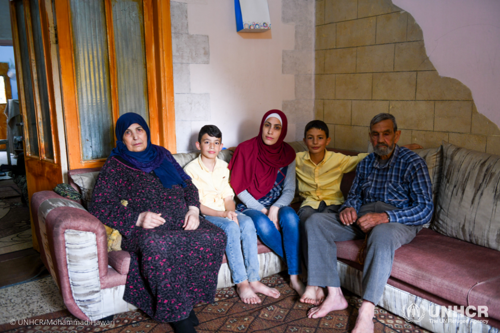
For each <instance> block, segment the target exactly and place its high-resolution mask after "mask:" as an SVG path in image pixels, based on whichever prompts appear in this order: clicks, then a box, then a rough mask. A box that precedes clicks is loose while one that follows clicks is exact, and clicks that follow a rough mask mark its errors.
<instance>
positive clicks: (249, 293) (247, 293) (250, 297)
mask: <svg viewBox="0 0 500 333" xmlns="http://www.w3.org/2000/svg"><path fill="white" fill-rule="evenodd" d="M236 292H237V293H238V295H240V298H241V300H242V301H243V303H245V304H259V303H261V302H262V301H261V300H260V298H259V296H257V294H256V293H255V292H254V291H253V290H252V288H251V287H250V284H249V283H248V280H245V281H243V282H241V283H238V284H237V285H236Z"/></svg>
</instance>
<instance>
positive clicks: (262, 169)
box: [229, 110, 305, 295]
mask: <svg viewBox="0 0 500 333" xmlns="http://www.w3.org/2000/svg"><path fill="white" fill-rule="evenodd" d="M287 126H288V121H287V118H286V116H285V114H284V113H283V112H281V111H280V110H270V111H268V112H266V113H265V114H264V117H262V121H261V123H260V128H259V134H258V135H257V136H256V137H254V138H252V139H250V140H247V141H245V142H243V143H241V144H240V145H238V147H237V148H236V150H235V152H234V155H233V157H232V159H231V163H230V164H229V169H230V170H231V186H232V187H233V189H234V192H235V193H236V195H237V196H238V199H240V200H241V202H242V203H240V204H238V205H237V207H236V208H237V209H238V210H239V211H240V212H242V213H243V214H245V215H247V216H249V217H250V218H251V219H252V220H253V222H254V224H255V229H256V230H257V235H258V236H259V238H260V240H261V241H262V242H263V243H264V244H265V245H266V246H268V247H269V248H270V249H271V250H273V252H275V253H276V254H277V255H278V256H280V257H281V258H283V259H284V260H285V262H286V264H287V267H288V274H290V285H291V287H292V288H293V289H295V290H296V291H297V293H298V294H299V295H302V294H303V293H304V289H305V286H304V284H303V283H302V281H301V280H300V279H299V275H300V273H301V267H300V246H299V243H300V235H299V217H298V216H297V214H296V213H295V211H294V210H293V208H291V207H290V206H289V205H290V203H291V202H292V199H293V197H294V195H295V151H294V150H293V148H292V147H291V146H290V145H289V144H287V143H286V142H284V140H285V136H286V133H287Z"/></svg>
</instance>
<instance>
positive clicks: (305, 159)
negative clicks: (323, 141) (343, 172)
mask: <svg viewBox="0 0 500 333" xmlns="http://www.w3.org/2000/svg"><path fill="white" fill-rule="evenodd" d="M332 155H333V152H331V151H329V150H327V149H325V156H324V157H323V160H322V161H321V162H319V163H318V164H316V163H314V162H313V160H312V159H311V155H310V154H309V151H307V152H306V154H305V155H304V161H309V163H311V164H312V165H313V166H315V167H318V166H321V165H323V164H325V162H326V161H328V159H329V158H330V157H331V156H332Z"/></svg>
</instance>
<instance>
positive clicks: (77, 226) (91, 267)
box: [32, 191, 108, 320]
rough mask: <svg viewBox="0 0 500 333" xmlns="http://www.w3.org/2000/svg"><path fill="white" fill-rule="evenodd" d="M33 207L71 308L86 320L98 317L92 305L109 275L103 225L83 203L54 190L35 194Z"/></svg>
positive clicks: (54, 273)
mask: <svg viewBox="0 0 500 333" xmlns="http://www.w3.org/2000/svg"><path fill="white" fill-rule="evenodd" d="M32 208H33V216H36V223H37V225H38V226H37V229H38V230H39V234H40V236H41V241H42V242H41V243H42V245H43V249H44V253H45V256H46V261H47V262H48V263H49V269H50V271H51V274H52V276H53V277H54V279H55V280H56V282H57V284H58V286H59V288H60V290H61V293H62V296H63V299H64V303H65V304H66V306H67V307H68V310H70V311H71V312H72V313H73V314H74V315H75V316H77V317H78V318H81V319H84V320H89V319H90V320H95V319H98V318H95V316H96V315H97V310H96V309H95V308H93V304H96V302H98V300H97V299H98V298H100V290H101V284H103V285H106V280H107V275H108V252H107V240H106V230H105V228H104V225H103V224H102V223H101V222H100V221H99V220H98V219H97V218H96V217H94V216H93V215H91V214H90V213H89V212H87V211H86V210H85V209H84V208H83V207H82V206H81V205H80V204H78V203H76V202H74V201H72V200H68V199H65V198H63V197H61V196H59V195H57V194H56V193H54V192H51V191H43V192H38V193H35V194H34V195H33V198H32ZM34 220H35V218H34ZM93 298H95V299H96V300H95V302H94V300H93Z"/></svg>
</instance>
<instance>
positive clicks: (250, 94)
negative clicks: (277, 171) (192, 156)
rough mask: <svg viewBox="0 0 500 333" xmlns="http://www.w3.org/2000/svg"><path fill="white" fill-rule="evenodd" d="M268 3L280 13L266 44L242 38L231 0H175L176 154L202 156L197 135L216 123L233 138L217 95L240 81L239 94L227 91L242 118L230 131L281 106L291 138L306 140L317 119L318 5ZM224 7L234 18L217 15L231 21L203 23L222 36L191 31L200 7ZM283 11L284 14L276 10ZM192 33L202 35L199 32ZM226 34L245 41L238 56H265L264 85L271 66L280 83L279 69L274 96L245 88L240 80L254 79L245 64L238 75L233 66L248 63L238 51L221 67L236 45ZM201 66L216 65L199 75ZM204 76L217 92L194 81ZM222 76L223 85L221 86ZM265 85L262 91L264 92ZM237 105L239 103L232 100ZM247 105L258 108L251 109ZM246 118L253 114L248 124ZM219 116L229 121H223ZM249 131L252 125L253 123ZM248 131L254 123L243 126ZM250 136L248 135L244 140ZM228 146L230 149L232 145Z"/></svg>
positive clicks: (290, 0) (295, 0)
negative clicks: (306, 131)
mask: <svg viewBox="0 0 500 333" xmlns="http://www.w3.org/2000/svg"><path fill="white" fill-rule="evenodd" d="M268 2H269V6H270V10H274V12H271V14H272V15H274V18H273V21H272V22H273V23H272V24H273V29H272V30H271V34H268V37H266V38H262V39H259V38H255V37H253V38H248V37H245V38H244V37H243V36H238V35H237V33H236V31H235V26H233V25H235V22H234V10H233V9H232V8H231V6H232V2H227V1H226V2H224V1H218V2H215V1H211V0H177V1H171V2H170V8H171V19H172V23H171V24H172V49H173V50H172V52H173V67H174V90H175V96H174V97H175V117H176V139H177V152H187V151H194V150H196V148H195V146H194V142H195V141H196V135H195V133H196V134H197V133H198V130H199V128H200V127H201V126H202V125H204V124H208V123H215V124H217V125H218V126H220V128H221V130H222V131H223V132H224V133H225V138H232V136H231V135H232V133H231V132H230V131H225V130H224V128H223V126H224V125H225V122H224V121H225V120H226V118H227V117H228V113H229V112H228V110H226V109H223V108H221V107H220V106H221V96H219V95H217V93H218V91H217V89H215V88H220V87H223V88H224V89H225V90H231V89H227V88H225V85H231V84H238V83H240V88H241V89H240V90H238V89H232V90H231V91H232V94H233V95H231V93H229V92H228V93H227V95H225V96H223V98H227V99H228V100H229V102H230V103H231V104H230V105H231V108H232V109H231V112H233V111H232V110H237V111H235V112H238V113H239V115H238V116H239V117H236V119H237V120H236V121H235V123H234V124H231V128H230V130H232V129H233V128H239V127H240V126H243V124H241V122H242V121H248V118H255V117H254V113H255V112H256V110H259V111H258V112H262V114H263V112H265V111H266V110H269V109H272V108H281V109H282V110H283V111H284V112H285V113H286V114H287V116H288V124H289V126H288V128H289V130H288V134H289V135H288V137H287V138H288V140H290V141H294V140H297V139H298V140H301V139H302V137H303V134H302V133H303V128H304V126H305V123H307V122H308V121H310V120H311V119H313V114H314V29H315V25H314V11H315V0H283V1H281V0H269V1H268ZM221 3H223V4H224V7H225V8H224V9H227V8H231V10H230V11H228V12H220V11H219V12H218V13H226V14H228V15H230V16H228V15H226V16H224V17H223V18H222V20H220V21H217V19H214V18H213V17H211V16H210V15H206V16H205V17H203V18H202V20H206V21H203V22H204V23H205V24H206V25H207V26H208V25H210V27H211V28H214V25H215V26H217V28H219V30H217V29H205V30H200V29H199V27H198V29H196V27H193V26H194V25H195V24H194V23H193V21H191V22H192V23H191V25H192V26H191V27H190V26H189V24H188V22H189V19H190V18H191V19H193V17H197V18H198V19H199V18H200V17H199V16H196V14H197V13H198V12H199V11H200V8H205V9H207V10H212V11H213V10H214V8H219V7H217V6H220V4H221ZM278 8H279V12H278V11H277V9H278ZM190 15H192V16H190ZM226 20H229V21H230V22H231V23H230V25H227V24H226ZM196 23H197V24H198V25H200V21H197V22H196ZM221 27H222V29H221ZM228 29H231V30H228ZM193 31H198V32H199V33H198V34H194V33H192V32H193ZM214 31H217V32H218V33H219V35H215V33H214ZM200 32H201V33H200ZM290 32H291V33H290ZM226 33H227V34H231V37H233V36H237V38H238V39H244V40H246V42H245V43H241V44H239V45H240V46H241V45H243V44H244V45H243V48H242V49H240V50H239V52H241V53H245V54H255V55H256V59H259V57H262V61H259V60H252V61H254V62H256V63H260V64H261V65H260V68H259V69H261V73H262V75H261V76H260V77H259V80H260V79H262V80H264V81H265V80H266V75H267V74H268V72H266V66H272V67H273V68H272V70H273V72H272V73H269V74H270V77H271V78H274V79H275V75H274V70H275V69H276V72H277V73H278V75H279V78H280V79H279V80H277V81H276V82H277V84H276V85H275V86H273V87H272V89H271V91H269V90H263V89H261V90H262V91H260V90H259V89H258V88H252V89H253V90H251V91H250V90H249V91H244V90H245V88H244V87H245V85H244V84H241V81H238V80H241V79H245V78H246V76H250V75H248V74H254V73H248V71H250V69H248V68H246V67H245V66H244V65H239V67H237V68H238V71H234V68H235V66H234V64H235V63H241V64H243V62H242V60H240V57H239V56H238V53H239V52H226V54H229V56H228V57H226V58H224V59H225V60H227V61H228V63H226V64H224V65H220V61H221V52H224V51H225V50H226V49H227V48H230V47H232V48H234V47H235V46H234V45H231V43H230V42H229V40H231V39H230V38H227V35H224V34H226ZM265 34H267V33H265ZM263 35H264V34H263ZM221 36H222V37H221ZM224 36H226V38H227V40H228V42H227V43H225V44H222V43H220V40H221V39H222V38H224ZM269 36H270V37H269ZM249 37H250V36H249ZM246 38H248V39H246ZM267 39H269V40H267ZM290 41H291V43H290ZM270 44H273V47H272V48H271V47H270V46H268V45H270ZM276 45H277V46H278V47H276ZM268 49H272V50H273V54H272V55H270V56H267V55H266V53H265V51H267V50H268ZM277 49H278V51H277ZM231 51H233V50H231ZM278 52H280V53H278ZM259 53H260V55H259ZM233 55H234V56H233ZM269 59H273V60H272V62H271V63H269ZM191 65H194V66H191ZM196 65H208V66H207V67H210V69H206V70H200V67H202V66H196ZM217 65H218V66H219V67H217ZM196 70H198V72H197V71H196ZM232 70H233V72H232ZM202 71H203V74H205V76H204V80H207V81H209V85H212V87H211V88H213V87H215V88H214V89H212V90H207V89H206V86H207V84H206V83H207V82H205V81H203V82H202V83H200V82H199V81H196V80H198V76H196V75H197V74H198V75H200V73H201V72H202ZM207 73H210V74H211V75H212V77H210V78H209V79H207ZM242 73H243V74H242ZM245 74H247V75H245ZM240 76H241V77H240ZM192 78H193V79H192ZM220 78H224V79H223V80H221V79H220ZM236 78H237V79H236ZM195 81H196V82H195ZM258 85H259V84H257V86H258ZM264 86H265V85H262V87H264ZM288 92H290V93H288ZM260 93H262V94H267V95H268V96H266V97H265V98H263V99H262V102H259V98H260V97H259V94H260ZM273 94H274V95H273ZM269 95H273V96H274V97H275V96H278V98H276V100H273V99H272V98H268V97H269ZM235 100H236V101H237V102H234V101H235ZM249 100H250V101H251V103H254V104H252V105H250V106H249V104H250V103H249ZM217 103H219V104H217ZM228 104H229V103H228ZM217 105H219V107H217ZM242 116H243V117H242ZM245 116H248V117H247V119H246V120H245V118H244V117H245ZM221 118H223V120H224V121H221ZM241 118H243V119H244V120H242V119H241ZM257 118H258V117H257ZM257 118H255V122H260V119H257ZM253 120H254V119H252V121H253ZM250 125H252V126H253V124H250ZM245 126H249V125H248V124H245ZM256 127H257V126H256ZM226 129H227V127H226ZM253 135H255V134H252V136H253ZM250 137H251V136H250ZM250 137H242V138H240V141H239V142H241V141H242V140H246V139H249V138H250ZM225 140H226V139H225ZM230 142H231V141H230ZM239 142H231V144H232V145H236V144H238V143H239ZM225 144H227V141H226V142H225ZM231 144H230V145H231Z"/></svg>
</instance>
